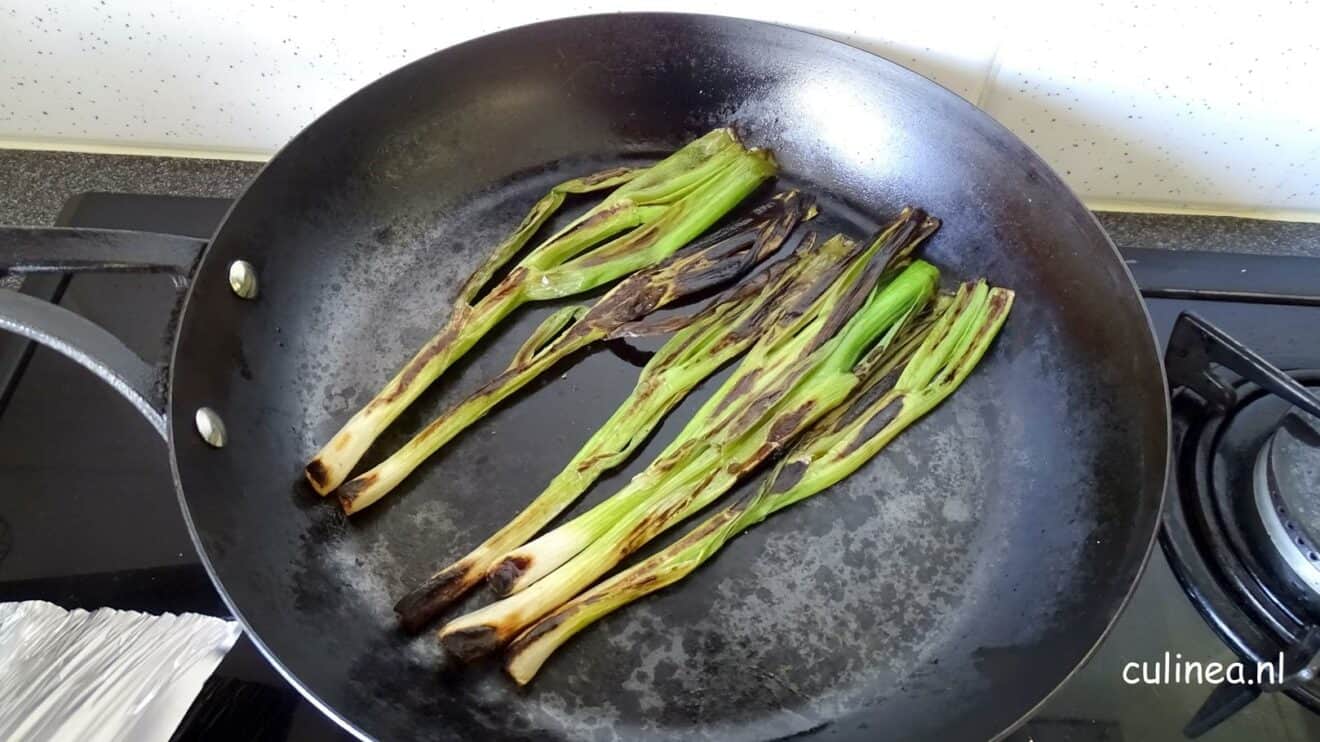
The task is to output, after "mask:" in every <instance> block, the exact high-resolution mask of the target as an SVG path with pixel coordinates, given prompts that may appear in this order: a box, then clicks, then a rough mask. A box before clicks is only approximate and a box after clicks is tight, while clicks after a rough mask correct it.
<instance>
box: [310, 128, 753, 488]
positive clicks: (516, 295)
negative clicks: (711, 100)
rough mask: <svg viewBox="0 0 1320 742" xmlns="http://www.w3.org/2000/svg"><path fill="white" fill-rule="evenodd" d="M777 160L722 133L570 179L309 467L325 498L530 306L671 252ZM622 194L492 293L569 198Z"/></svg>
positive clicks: (554, 239) (535, 252) (549, 243)
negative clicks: (444, 379) (429, 392)
mask: <svg viewBox="0 0 1320 742" xmlns="http://www.w3.org/2000/svg"><path fill="white" fill-rule="evenodd" d="M775 170H776V165H775V162H774V158H773V157H772V156H771V155H770V153H769V152H767V151H764V150H756V149H751V150H749V149H747V148H745V147H743V146H742V144H741V143H740V142H739V141H738V139H737V137H736V136H735V135H734V133H733V131H732V130H730V129H716V130H715V131H712V132H711V133H709V134H707V135H705V136H703V137H701V138H699V139H697V140H695V141H693V142H691V143H689V144H688V145H686V146H684V147H683V148H682V149H679V150H678V151H677V152H675V153H674V154H672V155H670V156H669V157H667V158H665V159H664V160H661V161H660V162H658V163H656V164H655V165H652V166H651V167H649V168H645V169H642V170H627V169H615V170H607V171H604V172H601V173H597V174H595V175H591V176H587V177H585V178H579V179H575V180H570V181H568V182H566V183H562V184H560V185H559V186H556V187H555V188H554V189H552V190H551V192H550V193H549V194H547V195H546V196H545V197H543V198H542V199H541V200H540V201H539V202H538V203H537V204H536V205H535V206H534V207H533V209H532V211H531V212H530V213H529V214H528V215H527V217H526V218H525V219H524V220H523V222H522V224H520V225H519V227H518V228H517V229H516V230H515V231H514V232H513V234H512V235H510V236H509V238H508V239H506V240H505V241H504V242H503V243H501V244H500V245H499V246H497V247H496V248H495V250H494V251H493V252H492V254H491V255H490V257H489V258H488V259H487V260H486V261H485V262H484V263H483V264H482V265H481V266H480V267H479V268H478V269H477V270H476V271H475V272H474V273H473V274H472V276H471V277H470V278H469V279H468V281H467V282H466V283H465V284H464V286H463V288H462V289H461V290H460V292H459V297H458V300H457V301H456V302H455V305H454V307H453V311H452V313H451V314H450V318H449V321H448V322H447V323H446V324H445V326H444V327H443V328H442V329H441V330H440V331H439V332H438V333H436V335H435V336H434V337H432V338H431V339H430V340H428V341H427V342H426V344H425V345H423V346H422V348H421V350H419V351H418V352H417V354H416V355H414V356H413V358H412V359H411V360H409V361H408V363H407V364H405V365H404V367H403V368H402V369H401V370H400V371H399V372H398V374H396V375H395V377H394V378H393V379H391V380H390V382H389V383H388V384H386V385H385V387H384V388H383V389H381V391H380V392H379V393H377V395H376V396H375V398H374V399H372V400H371V402H369V403H368V404H367V405H366V406H365V407H363V408H362V409H361V410H359V411H358V412H357V413H356V414H354V415H353V417H352V418H350V419H349V421H348V422H347V423H345V424H344V426H343V427H342V428H341V429H340V430H339V432H338V433H336V434H335V435H334V437H332V438H331V439H330V441H329V442H327V443H326V444H325V446H324V447H322V448H321V450H320V451H319V452H318V453H317V454H316V456H315V457H313V458H312V460H311V461H310V462H308V464H307V466H306V467H305V474H306V477H307V481H308V482H309V483H310V484H311V486H312V488H313V489H315V490H316V491H317V492H318V493H320V494H322V495H325V494H328V493H329V492H331V491H332V490H334V489H335V488H336V487H338V486H339V485H340V484H341V483H342V482H343V481H344V480H345V479H347V478H348V475H349V474H350V472H351V471H352V469H353V467H354V466H355V465H356V464H357V462H358V461H359V460H360V459H361V458H362V455H363V454H364V453H365V452H366V450H367V448H368V447H369V446H370V445H371V443H372V442H373V441H375V439H376V438H377V437H378V436H379V435H380V434H381V433H382V432H384V430H385V429H386V428H387V427H388V426H389V424H390V423H391V422H393V421H394V420H395V419H396V418H397V417H398V416H399V415H400V414H401V413H402V412H403V410H404V409H406V408H407V407H408V405H410V404H412V402H413V401H414V400H415V399H417V397H418V395H420V394H421V393H422V392H423V391H424V390H425V389H426V388H427V387H428V386H429V385H430V384H431V383H432V382H434V381H435V380H436V379H437V378H439V377H440V375H441V374H443V373H444V372H445V371H446V370H447V369H448V368H449V367H450V366H451V365H452V364H453V363H454V362H455V361H457V360H458V359H459V358H461V357H462V356H463V355H464V354H465V353H467V352H468V351H469V350H470V349H471V348H472V346H473V345H475V344H476V343H477V341H478V340H480V339H481V338H482V337H484V336H485V335H486V333H488V332H489V331H490V330H491V329H492V328H494V327H495V326H496V325H498V324H499V323H500V322H501V321H502V320H503V319H504V318H505V317H507V316H508V315H509V314H510V313H511V312H512V311H513V310H514V309H516V308H517V307H519V306H521V305H522V304H525V303H527V302H534V301H545V300H548V299H558V298H563V297H567V296H571V295H574V294H579V293H583V292H586V291H590V290H592V289H594V288H597V287H599V286H602V285H604V284H606V283H610V282H612V281H615V280H616V279H618V278H621V277H623V276H626V275H628V274H630V273H633V272H635V271H637V270H640V269H642V268H645V267H647V266H650V265H654V264H656V263H658V262H660V261H661V260H664V259H665V258H667V257H668V256H670V255H672V254H673V253H674V252H675V251H677V250H678V249H679V248H680V247H682V246H683V245H685V244H687V243H688V242H689V241H691V240H692V239H694V238H696V237H697V236H698V235H700V234H701V233H702V232H704V231H705V230H706V229H707V228H708V227H710V226H711V225H712V224H714V223H715V222H716V221H718V220H719V219H720V217H722V216H724V215H725V214H726V213H728V212H729V211H730V210H731V209H732V208H733V207H734V206H736V205H737V204H738V203H739V202H741V201H742V200H743V199H744V198H746V197H747V196H748V195H749V194H750V193H751V192H752V191H753V190H755V189H756V187H757V186H758V185H760V184H761V183H762V182H764V181H765V180H766V179H768V178H770V177H771V176H772V175H774V173H775ZM608 188H614V190H613V191H611V192H610V194H609V195H607V196H606V197H605V199H604V200H603V201H601V202H600V203H599V204H597V205H596V206H594V207H593V208H591V209H590V210H588V211H587V212H586V213H585V214H583V215H582V216H581V217H579V218H578V219H576V220H574V221H573V222H572V223H571V224H569V225H568V226H567V227H565V228H564V229H562V230H560V231H559V232H557V233H555V234H554V235H552V236H550V237H549V238H547V239H546V240H544V241H543V242H541V243H540V244H539V245H537V246H536V247H535V248H533V249H532V250H531V251H530V252H529V253H528V254H527V255H526V256H525V257H524V258H523V259H522V260H520V261H519V262H518V263H517V264H515V265H514V267H513V268H512V269H511V270H510V271H509V272H508V274H507V275H506V276H505V277H504V278H503V279H502V280H500V281H499V282H498V283H496V284H495V285H494V287H493V288H491V289H490V291H489V292H487V293H486V294H485V295H484V296H480V297H479V294H480V292H481V290H482V289H483V288H484V287H485V286H486V284H487V283H489V282H490V281H491V279H492V277H493V276H494V275H495V273H496V272H497V271H498V270H499V269H500V268H502V267H503V266H504V265H505V264H506V263H508V262H509V261H511V260H512V259H513V257H514V256H515V255H516V254H517V253H518V252H519V251H520V250H521V249H522V248H523V246H524V245H526V244H527V242H528V241H529V240H530V239H531V237H532V235H534V234H535V233H536V232H537V230H538V229H539V228H540V227H541V226H542V225H543V224H544V223H545V221H546V220H547V219H548V218H549V217H550V216H551V215H552V214H553V213H554V212H555V211H556V210H557V209H558V208H559V206H560V205H561V204H562V202H563V200H564V198H565V196H567V195H569V194H578V193H590V192H594V191H599V190H605V189H608Z"/></svg>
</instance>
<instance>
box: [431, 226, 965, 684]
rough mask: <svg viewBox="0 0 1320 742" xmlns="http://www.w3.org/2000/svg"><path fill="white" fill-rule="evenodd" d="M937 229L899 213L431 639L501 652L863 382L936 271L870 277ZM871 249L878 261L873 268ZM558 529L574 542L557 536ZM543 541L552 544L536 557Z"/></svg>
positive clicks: (459, 648)
mask: <svg viewBox="0 0 1320 742" xmlns="http://www.w3.org/2000/svg"><path fill="white" fill-rule="evenodd" d="M936 224H937V222H935V221H934V220H923V219H922V218H921V215H917V214H914V213H912V212H911V211H908V212H905V214H904V217H903V218H902V219H900V222H899V223H898V224H897V227H896V228H891V229H890V230H887V231H886V233H885V235H882V237H881V238H880V239H877V240H876V241H875V242H874V243H873V244H872V245H871V247H869V248H867V249H866V250H864V251H863V252H862V253H861V254H860V255H859V256H858V257H857V258H856V259H854V260H853V261H852V263H851V264H849V265H848V267H847V269H846V270H845V271H844V272H843V275H842V276H841V277H840V278H839V280H837V281H836V282H835V284H834V285H832V286H831V287H830V289H829V290H827V291H826V292H824V293H823V294H822V296H821V300H819V301H817V302H815V303H814V304H813V308H812V310H810V311H808V312H806V313H804V314H803V315H802V317H801V318H798V319H795V320H794V321H792V322H790V323H788V327H790V328H792V330H791V331H789V332H779V331H776V330H779V329H781V328H771V330H770V331H768V332H767V333H766V334H765V336H763V338H762V342H767V341H768V342H769V344H770V345H771V346H772V348H771V349H770V352H769V353H768V354H764V353H762V351H763V350H765V348H764V347H763V346H762V345H761V343H758V344H757V346H754V347H753V349H752V350H751V351H749V352H748V355H747V356H746V357H745V358H744V359H743V361H742V363H741V364H740V365H739V367H738V369H737V370H736V371H735V373H734V375H733V377H732V378H731V379H730V380H729V382H726V385H725V386H723V387H721V389H720V390H719V391H717V393H716V395H715V396H714V397H713V398H712V399H711V400H709V401H708V402H707V403H706V405H704V406H703V407H702V409H701V410H699V411H698V412H697V414H696V415H695V416H694V418H693V420H692V421H690V422H689V425H688V426H687V427H685V428H684V430H683V431H682V432H680V434H679V438H678V439H676V440H675V442H674V444H672V445H671V449H672V450H669V451H668V453H662V454H661V456H660V457H659V458H658V459H657V460H656V461H654V462H652V464H651V465H650V466H649V467H648V468H647V469H646V470H645V471H643V472H642V473H641V474H640V475H638V477H636V478H634V480H633V481H632V482H630V483H629V485H628V486H627V487H625V488H624V490H623V491H621V492H620V493H616V495H615V496H614V497H612V498H610V499H609V500H607V501H605V502H604V503H602V504H601V505H598V506H597V507H596V508H593V509H592V510H591V511H588V513H586V514H584V515H583V516H580V517H579V518H577V519H575V520H574V521H571V522H570V523H568V524H565V526H561V527H560V528H559V529H556V530H555V531H551V532H550V533H548V534H546V536H543V537H541V538H539V539H537V540H535V541H533V542H531V543H529V544H528V545H527V546H525V547H523V548H522V549H519V550H515V552H513V553H511V554H510V556H509V557H506V558H505V559H504V560H502V561H501V563H500V565H499V567H497V568H496V569H497V570H502V569H503V568H505V567H506V566H508V567H509V570H507V571H509V572H511V573H513V574H515V575H516V577H517V580H516V581H517V582H521V584H515V585H514V587H515V589H520V592H517V593H516V594H514V595H511V596H510V597H507V598H504V599H503V600H500V601H497V602H495V603H492V604H491V605H488V606H486V607H484V608H482V609H480V610H477V611H475V612H473V613H470V614H468V615H466V616H462V617H460V618H458V619H456V620H454V621H451V622H450V623H449V624H447V625H446V626H445V627H443V628H442V629H441V632H440V637H441V641H442V642H443V643H444V645H445V648H446V649H448V650H449V651H450V652H451V653H452V654H454V655H455V656H457V657H459V658H460V659H463V660H472V659H475V658H477V657H480V656H482V655H485V654H488V653H489V652H491V651H494V650H495V649H498V648H499V647H501V646H503V645H504V644H506V643H507V642H508V641H509V640H510V639H512V638H513V637H514V636H516V635H517V634H518V633H520V632H521V631H522V630H523V629H525V628H526V627H527V626H529V625H530V624H531V623H533V622H535V621H536V620H537V619H539V618H541V617H542V616H544V615H546V614H547V613H549V612H550V611H552V610H554V609H555V608H557V607H558V606H560V605H562V604H563V603H564V602H566V601H568V600H569V599H571V598H572V597H573V596H574V595H576V594H577V593H578V592H579V591H581V590H582V589H583V588H585V587H587V586H588V585H590V584H591V583H592V582H593V581H595V580H596V579H597V578H599V577H600V576H601V575H603V574H604V573H605V572H607V571H608V570H609V569H611V568H612V567H614V566H615V565H616V564H618V563H619V562H620V561H621V560H622V559H623V558H625V557H626V556H628V555H629V554H630V553H632V552H633V551H635V550H637V549H638V548H640V547H641V546H643V545H644V544H646V543H647V542H648V541H650V540H651V539H652V538H654V537H655V536H657V535H659V534H660V533H662V532H663V531H665V530H666V529H668V528H669V527H671V526H673V525H674V524H676V523H678V522H679V521H680V520H683V519H684V518H686V517H687V516H688V515H690V514H692V513H693V512H695V511H697V510H699V509H701V508H704V507H705V506H706V505H708V504H710V503H711V502H713V501H714V500H715V499H717V498H718V497H720V496H721V495H722V494H724V493H725V492H727V491H728V490H729V489H730V488H732V487H733V486H734V485H735V484H736V483H737V482H738V481H739V480H740V479H741V478H742V477H744V476H745V475H746V474H747V473H748V472H750V471H751V470H752V469H754V468H756V467H757V466H758V465H759V464H760V463H762V462H763V461H765V460H766V458H768V457H769V456H771V455H773V454H774V453H776V452H777V451H778V450H780V449H781V448H782V447H783V446H784V445H785V444H787V443H788V442H789V441H790V440H791V439H792V438H794V437H796V436H797V435H798V434H799V433H800V432H801V431H802V430H804V429H805V428H807V427H809V426H810V425H811V424H812V423H814V422H815V421H816V420H818V419H819V418H820V417H822V416H823V415H825V414H828V412H829V411H830V410H831V409H832V408H834V407H835V406H836V405H838V404H839V403H840V402H842V401H843V400H844V399H845V398H846V397H847V396H848V394H849V393H850V392H851V391H852V390H853V389H854V388H855V387H856V386H858V385H859V384H860V383H861V379H860V378H859V377H857V375H856V374H855V372H854V367H855V366H856V365H857V364H858V363H859V362H861V361H862V359H863V358H864V356H865V355H866V354H867V350H868V349H869V348H871V347H873V346H874V345H875V344H876V343H877V342H879V343H881V344H887V343H889V342H892V341H893V339H894V337H895V336H896V333H897V331H898V330H899V329H900V328H901V327H902V326H903V325H904V324H905V323H906V321H907V320H909V319H910V318H911V317H913V316H914V315H915V314H916V313H918V312H919V311H920V309H921V308H922V307H924V306H925V304H926V303H927V302H928V301H929V300H930V298H931V297H932V296H933V294H934V291H935V287H936V284H937V283H938V279H939V272H938V271H937V270H936V269H935V268H934V267H933V266H931V265H930V264H928V263H925V262H924V261H920V260H917V261H913V262H912V263H911V264H910V265H908V266H907V267H906V268H904V269H903V270H902V271H901V272H899V273H898V274H897V275H896V276H894V277H893V278H892V280H890V281H889V282H888V283H886V284H884V285H880V284H879V283H878V280H879V278H880V276H881V275H882V274H883V272H884V271H885V270H886V269H888V268H890V267H891V259H892V258H893V257H895V256H897V255H900V254H906V253H907V252H909V251H910V248H909V244H910V243H912V242H913V241H915V240H919V239H922V238H924V237H925V236H926V235H927V234H929V233H930V232H931V231H933V230H934V228H935V226H936ZM826 244H827V245H828V244H830V243H828V242H827V243H826ZM881 248H885V249H883V250H882V249H881ZM899 248H902V249H899ZM877 253H881V254H884V255H885V259H884V260H878V261H873V260H872V258H874V257H875V256H876V254H877ZM693 423H696V425H695V426H694V425H693ZM639 483H640V485H639ZM584 524H585V527H584ZM563 533H568V534H570V536H572V538H569V539H564V538H556V537H558V536H560V535H562V534H563ZM547 537H550V538H548V539H547ZM574 539H577V543H573V541H574ZM547 542H549V543H550V544H551V548H548V549H543V548H542V547H543V546H544V545H545V544H546V543H547ZM556 562H557V563H556ZM546 564H550V565H552V566H551V569H552V571H549V572H548V574H547V573H544V569H542V571H541V574H542V575H543V576H539V579H535V580H533V579H530V577H532V576H536V575H531V574H530V570H529V569H528V568H529V567H530V568H532V569H533V570H534V569H535V568H536V567H538V566H542V565H546ZM494 574H498V572H496V573H493V576H494Z"/></svg>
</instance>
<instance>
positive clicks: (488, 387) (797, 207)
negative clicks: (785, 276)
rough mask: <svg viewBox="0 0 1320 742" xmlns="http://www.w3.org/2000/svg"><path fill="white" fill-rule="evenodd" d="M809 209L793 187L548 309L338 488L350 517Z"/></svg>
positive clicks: (768, 251) (718, 281)
mask: <svg viewBox="0 0 1320 742" xmlns="http://www.w3.org/2000/svg"><path fill="white" fill-rule="evenodd" d="M807 206H808V204H807V203H806V199H804V198H803V197H802V195H801V194H799V193H798V192H796V191H789V192H786V193H781V194H778V195H776V196H775V197H774V198H772V199H770V200H769V201H767V202H766V203H765V204H762V205H761V206H759V207H758V208H756V209H755V210H753V212H752V213H751V215H749V216H748V217H747V218H746V219H742V220H739V221H737V222H735V223H734V224H732V225H730V226H728V227H726V228H724V229H721V230H718V231H717V232H715V233H714V234H712V235H710V236H709V237H707V238H704V239H702V240H700V241H698V242H696V243H694V244H692V245H690V246H688V247H687V248H685V249H683V250H682V251H680V252H678V253H677V254H674V255H672V256H670V257H669V258H667V259H666V260H664V261H662V262H661V263H660V264H658V265H655V266H652V267H650V268H647V269H645V270H642V271H639V272H637V273H634V274H633V275H631V276H629V277H628V278H626V279H624V280H623V281H622V282H620V283H619V284H618V285H616V286H615V287H614V288H613V289H611V290H610V291H609V292H607V293H606V294H605V295H604V296H602V297H601V298H600V299H599V300H598V301H597V302H596V303H595V304H594V305H592V307H591V308H590V309H585V308H583V307H567V308H564V309H561V310H559V311H558V312H555V313H553V314H551V315H550V317H549V318H548V319H546V320H545V321H544V322H543V323H542V324H541V326H540V327H538V328H537V330H536V331H535V332H534V333H533V334H532V336H531V337H530V338H529V339H528V341H527V342H525V343H524V344H523V346H522V348H520V349H519V351H518V352H517V354H516V355H515V356H514V359H513V362H512V363H511V364H510V365H509V367H508V368H506V369H505V370H504V371H503V372H501V373H500V374H499V375H498V376H496V377H495V378H494V379H492V380H490V381H489V382H487V383H486V384H484V385H483V386H482V387H481V388H479V389H477V390H476V391H475V392H473V393H472V394H471V395H469V396H468V397H466V398H465V399H464V400H463V401H461V402H459V403H458V404H456V405H454V406H453V407H450V408H449V409H448V410H446V411H445V412H444V413H442V414H441V415H440V416H439V417H437V418H436V419H435V420H433V421H432V422H431V423H430V424H428V425H427V426H426V427H425V428H423V429H422V430H421V432H419V433H418V434H417V435H415V436H413V438H412V439H411V440H409V441H408V442H407V443H406V444H404V445H403V447H402V448H400V449H399V450H398V451H396V452H394V453H393V454H392V455H390V456H389V457H388V458H387V459H385V460H384V461H382V462H381V463H379V464H377V465H376V466H375V467H373V468H371V469H370V470H368V471H366V472H364V473H363V474H361V475H359V476H358V477H356V478H354V479H352V480H350V481H348V482H346V483H345V484H344V485H343V486H341V487H340V488H339V493H338V494H339V502H340V505H341V507H343V509H344V512H345V513H348V514H350V515H351V514H353V513H356V512H358V511H360V510H362V509H363V508H365V507H367V506H369V505H371V504H372V503H374V502H376V501H377V500H379V499H380V498H382V497H384V496H385V495H386V494H388V493H389V492H390V491H391V490H393V489H394V488H395V487H396V486H398V484H399V483H400V482H402V481H403V480H404V478H406V477H407V476H408V475H409V474H411V473H412V472H413V471H414V470H415V469H416V468H417V467H418V466H420V465H421V463H422V462H423V461H425V460H426V459H427V458H429V457H430V456H432V455H433V454H435V452H436V451H438V450H440V448H442V447H443V446H444V445H445V444H446V443H448V442H449V441H450V440H452V439H453V438H454V436H456V435H458V434H459V433H461V432H462V431H464V430H466V429H467V428H468V427H469V426H471V425H472V424H474V423H475V422H476V421H477V420H479V419H480V418H481V417H483V416H484V415H485V414H486V413H487V412H489V411H490V410H491V409H492V408H493V407H495V405H497V404H499V403H500V402H502V401H503V400H505V399H507V398H508V397H509V396H510V395H512V394H513V393H514V392H516V391H518V390H519V389H521V388H523V387H524V386H526V385H527V384H528V383H530V382H531V381H532V380H533V379H535V378H537V377H538V376H540V375H541V374H543V373H545V372H546V371H547V370H549V369H550V368H552V367H553V366H555V364H557V363H559V362H560V361H562V360H564V359H565V358H567V357H568V356H570V355H572V354H573V353H576V352H577V351H579V350H582V349H583V348H586V347H587V346H589V345H591V344H593V343H595V342H598V341H600V340H604V339H606V338H609V337H611V336H612V335H613V334H614V333H616V332H617V331H619V330H620V328H622V327H624V326H625V325H628V324H630V323H633V322H635V321H637V320H639V319H640V318H642V317H645V316H646V315H648V314H650V313H651V312H653V311H655V310H657V309H660V308H662V307H665V306H668V305H670V304H672V303H674V302H677V301H681V300H683V299H686V298H688V297H690V296H692V295H694V294H699V293H701V292H704V291H707V290H710V289H712V288H716V287H718V286H721V285H723V284H727V283H729V282H730V281H732V280H735V279H737V278H740V277H742V276H743V275H745V274H746V273H747V272H749V271H750V270H752V269H753V268H755V267H756V266H757V265H759V264H760V263H761V262H762V261H764V260H765V259H766V258H768V257H770V256H772V255H774V254H775V253H777V252H778V250H779V249H780V247H781V246H782V245H783V244H784V242H785V240H787V238H788V236H789V235H790V233H792V231H793V229H794V227H796V226H797V224H798V222H799V220H800V219H801V218H802V216H803V214H804V213H805V210H806V208H807ZM565 328H567V329H565Z"/></svg>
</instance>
